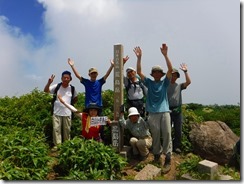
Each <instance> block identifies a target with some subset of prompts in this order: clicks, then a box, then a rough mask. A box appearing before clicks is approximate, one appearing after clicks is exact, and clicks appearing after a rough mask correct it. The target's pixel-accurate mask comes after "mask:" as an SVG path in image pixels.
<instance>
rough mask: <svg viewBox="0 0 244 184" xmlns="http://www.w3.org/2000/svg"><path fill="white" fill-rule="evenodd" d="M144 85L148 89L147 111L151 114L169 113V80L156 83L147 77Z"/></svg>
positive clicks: (165, 79)
mask: <svg viewBox="0 0 244 184" xmlns="http://www.w3.org/2000/svg"><path fill="white" fill-rule="evenodd" d="M143 82H144V84H145V86H146V87H147V89H148V91H147V98H146V111H147V112H149V113H150V112H151V113H158V112H169V103H168V97H167V87H168V86H169V83H170V81H169V79H168V78H167V77H165V78H164V79H163V80H160V81H158V82H155V81H153V80H151V79H149V78H147V77H145V78H144V81H143Z"/></svg>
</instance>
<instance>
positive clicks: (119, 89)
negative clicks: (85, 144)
mask: <svg viewBox="0 0 244 184" xmlns="http://www.w3.org/2000/svg"><path fill="white" fill-rule="evenodd" d="M123 67H124V65H123V45H121V44H117V45H114V121H113V122H112V123H111V136H112V146H113V147H114V148H115V149H116V150H117V151H118V152H120V151H121V149H122V147H123V145H124V138H123V132H124V130H123V128H122V127H121V126H120V125H119V117H120V107H121V105H122V104H123V103H124V90H123V89H124V86H123V84H124V81H123V80H124V77H123V76H124V75H123V73H124V71H123V70H124V69H123Z"/></svg>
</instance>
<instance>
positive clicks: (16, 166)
mask: <svg viewBox="0 0 244 184" xmlns="http://www.w3.org/2000/svg"><path fill="white" fill-rule="evenodd" d="M0 132H1V134H0V152H1V157H0V161H1V166H0V168H1V169H0V179H2V180H44V179H46V177H47V174H48V172H49V169H50V168H49V167H48V162H49V161H50V159H51V157H49V156H48V149H49V147H48V145H47V144H46V143H45V138H44V136H43V135H41V134H38V132H36V131H35V129H31V128H29V129H28V128H27V129H23V128H19V127H15V126H9V127H3V126H0Z"/></svg>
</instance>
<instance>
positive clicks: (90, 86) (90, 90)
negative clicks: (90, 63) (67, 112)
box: [68, 58, 114, 108]
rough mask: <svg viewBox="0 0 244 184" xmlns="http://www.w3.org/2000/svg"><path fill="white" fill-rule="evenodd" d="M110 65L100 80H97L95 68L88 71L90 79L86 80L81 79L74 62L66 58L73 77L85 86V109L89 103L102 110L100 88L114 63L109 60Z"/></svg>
mask: <svg viewBox="0 0 244 184" xmlns="http://www.w3.org/2000/svg"><path fill="white" fill-rule="evenodd" d="M110 62H111V65H110V67H109V69H108V71H107V73H106V74H105V75H104V76H103V77H102V78H100V79H97V76H98V71H97V69H96V68H94V67H93V68H90V69H89V71H88V75H89V76H90V79H86V78H84V77H82V76H81V75H80V74H79V73H78V72H77V70H76V69H75V66H74V61H73V60H71V59H70V58H68V64H69V65H70V66H71V68H72V70H73V72H74V74H75V76H76V77H77V78H78V79H79V80H80V82H81V83H82V84H83V85H84V86H85V107H87V106H88V105H89V104H90V103H95V104H97V105H98V106H99V107H100V108H102V106H103V104H102V86H103V84H105V82H106V79H107V78H108V76H109V75H110V73H111V71H112V69H113V67H114V62H113V61H112V60H111V61H110Z"/></svg>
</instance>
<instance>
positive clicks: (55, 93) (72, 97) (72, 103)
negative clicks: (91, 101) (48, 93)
mask: <svg viewBox="0 0 244 184" xmlns="http://www.w3.org/2000/svg"><path fill="white" fill-rule="evenodd" d="M61 85H62V82H60V83H58V85H57V87H56V88H55V90H54V93H53V99H52V115H53V109H54V102H55V101H56V99H57V92H58V90H59V88H60V86H61ZM70 86H71V93H72V96H71V102H70V104H71V105H74V92H75V87H74V86H72V85H70ZM72 116H73V113H72Z"/></svg>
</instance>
